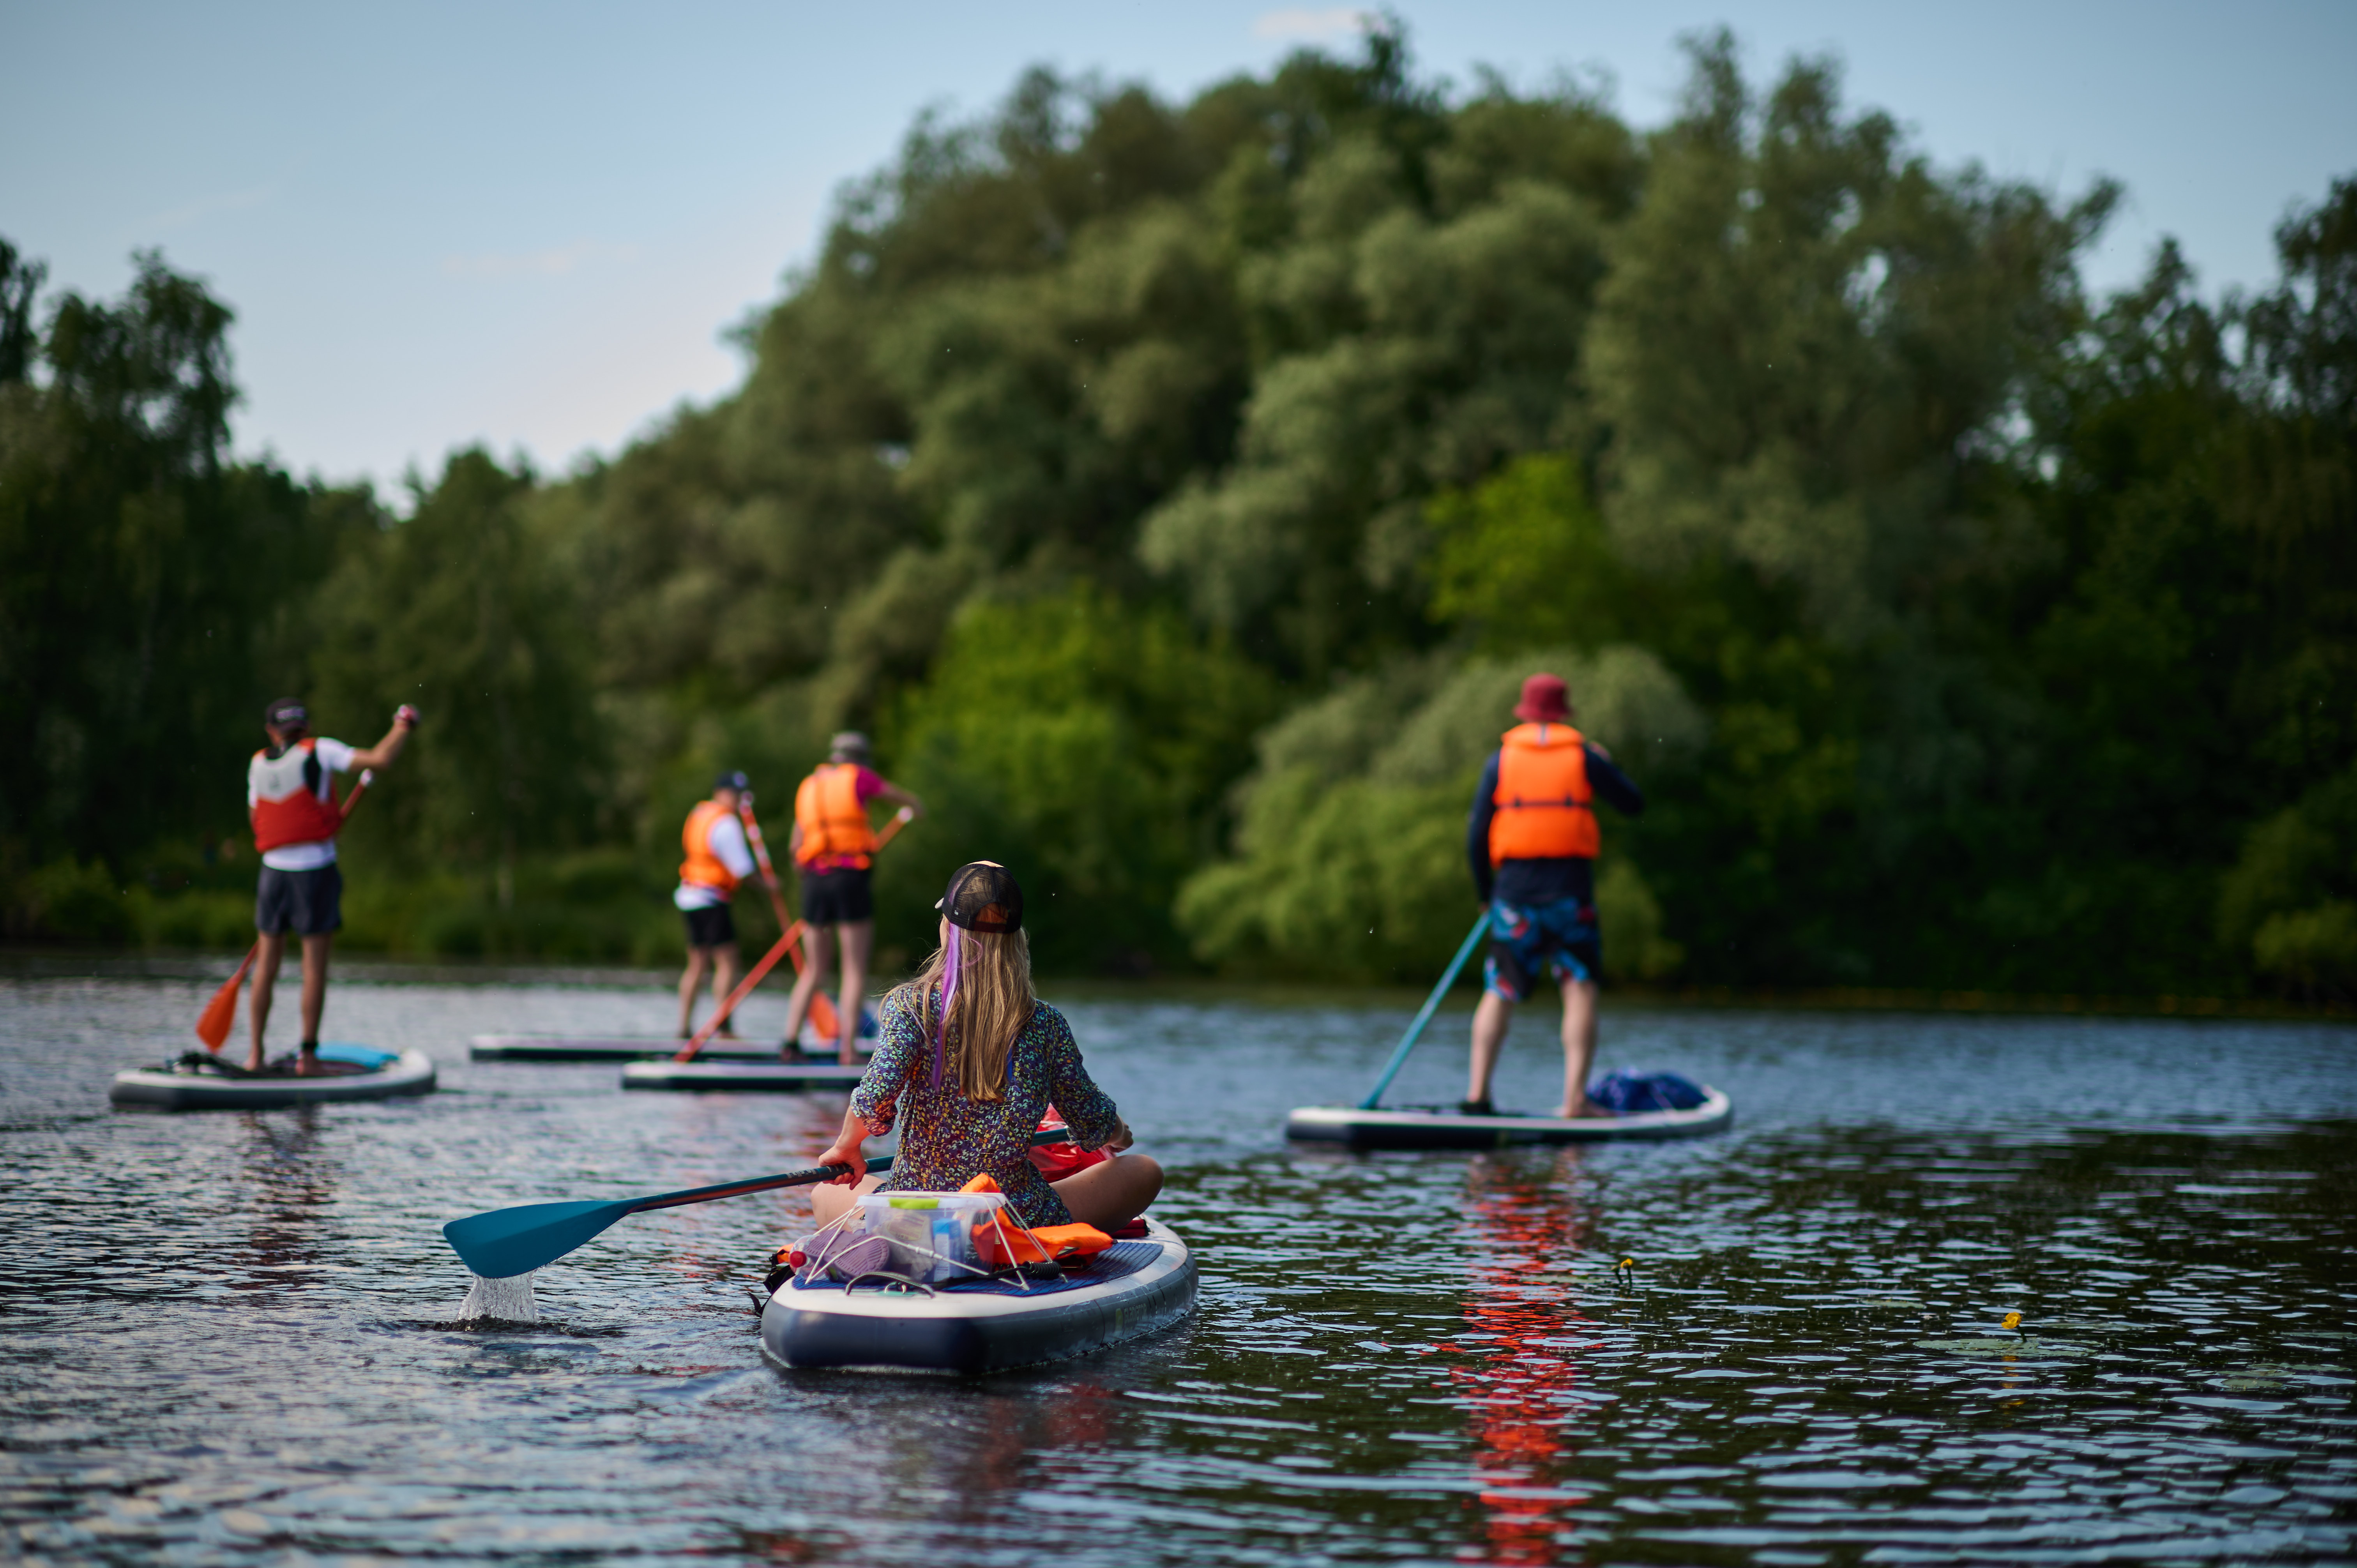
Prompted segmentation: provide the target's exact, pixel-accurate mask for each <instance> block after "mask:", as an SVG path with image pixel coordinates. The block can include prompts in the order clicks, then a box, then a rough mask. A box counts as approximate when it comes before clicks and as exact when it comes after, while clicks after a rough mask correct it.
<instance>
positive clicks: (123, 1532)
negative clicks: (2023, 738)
mask: <svg viewBox="0 0 2357 1568" xmlns="http://www.w3.org/2000/svg"><path fill="white" fill-rule="evenodd" d="M224 972H225V971H224ZM211 989H212V982H210V981H203V982H199V981H193V980H189V981H152V980H131V979H110V980H62V979H38V978H25V977H23V976H22V975H19V976H17V977H16V978H12V979H0V1175H5V1182H0V1262H5V1269H0V1282H5V1283H0V1556H12V1557H16V1558H17V1559H20V1560H24V1561H40V1560H50V1561H57V1562H75V1563H90V1562H99V1563H156V1562H168V1563H211V1562H254V1561H289V1560H308V1559H322V1560H336V1559H352V1560H357V1559H363V1558H378V1559H389V1558H392V1557H394V1556H399V1557H403V1558H413V1559H435V1560H439V1561H445V1562H453V1563H462V1562H488V1561H497V1562H517V1563H584V1562H598V1561H608V1560H616V1559H635V1560H639V1561H645V1562H667V1561H681V1562H686V1561H691V1560H693V1561H711V1560H715V1559H717V1560H719V1561H723V1562H744V1561H765V1562H778V1563H838V1562H840V1563H863V1564H867V1563H874V1564H887V1563H912V1564H924V1565H927V1568H961V1565H963V1564H969V1563H974V1564H992V1563H1008V1564H1014V1563H1060V1564H1068V1565H1071V1564H1100V1563H1102V1564H1124V1565H1126V1564H1136V1563H1190V1564H1200V1563H1319V1562H1354V1563H1355V1562H1383V1563H1766V1564H1803V1563H1909V1562H1942V1563H1945V1562H1952V1561H1958V1560H1969V1561H1974V1562H1986V1563H2070V1562H2093V1561H2105V1560H2119V1561H2136V1562H2151V1563H2219V1562H2234V1561H2313V1560H2318V1559H2343V1560H2345V1559H2347V1558H2349V1557H2350V1556H2351V1555H2352V1553H2357V1527H2352V1519H2357V1408H2352V1376H2357V1372H2353V1371H2352V1368H2357V1312H2352V1292H2357V1252H2352V1242H2357V1030H2352V1029H2350V1028H2348V1027H2345V1026H2291V1025H2267V1026H2243V1025H2234V1024H2218V1023H2209V1024H2196V1023H2179V1022H2161V1021H2136V1022H2121V1021H2093V1020H2051V1019H1988V1018H1970V1019H1959V1018H1950V1017H1926V1016H1900V1015H1809V1014H1792V1013H1780V1014H1760V1013H1727V1012H1663V1011H1646V1012H1636V1011H1629V1010H1621V1011H1618V1012H1614V1011H1610V1010H1608V1013H1607V1017H1606V1025H1605V1043H1604V1048H1603V1053H1602V1054H1603V1065H1605V1066H1633V1067H1640V1068H1667V1069H1675V1070H1679V1071H1683V1072H1684V1073H1687V1074H1688V1075H1690V1076H1693V1077H1695V1078H1698V1079H1704V1080H1706V1081H1707V1082H1711V1083H1714V1084H1716V1085H1717V1086H1719V1087H1720V1088H1723V1089H1725V1090H1728V1091H1729V1092H1730V1093H1731V1094H1732V1095H1733V1096H1734V1098H1735V1101H1736V1105H1737V1113H1738V1122H1737V1126H1736V1128H1735V1130H1734V1131H1733V1132H1732V1133H1727V1134H1726V1135H1724V1136H1720V1137H1717V1138H1713V1139H1708V1140H1704V1141H1698V1142H1695V1143H1689V1144H1659V1145H1652V1146H1631V1147H1627V1148H1614V1149H1604V1150H1594V1151H1588V1152H1558V1153H1550V1152H1531V1153H1517V1154H1508V1155H1494V1156H1489V1155H1483V1156H1473V1155H1379V1156H1351V1155H1336V1154H1330V1153H1323V1152H1317V1151H1311V1150H1295V1149H1291V1148H1288V1147H1287V1146H1286V1144H1285V1143H1284V1141H1283V1139H1282V1137H1281V1135H1280V1132H1279V1128H1280V1124H1281V1121H1282V1118H1283V1116H1284V1113H1285V1112H1286V1109H1287V1108H1288V1107H1291V1106H1293V1105H1297V1104H1306V1103H1316V1102H1321V1101H1323V1102H1331V1101H1346V1100H1351V1099H1355V1098H1356V1096H1357V1095H1358V1094H1360V1093H1361V1092H1363V1090H1364V1088H1365V1086H1366V1085H1367V1084H1368V1083H1369V1082H1370V1081H1371V1080H1372V1077H1373V1075H1374V1073H1375V1071H1376V1070H1377V1069H1378V1068H1379V1067H1380V1065H1381V1063H1382V1061H1383V1058H1384V1056H1385V1055H1386V1053H1387V1051H1388V1049H1389V1047H1390V1046H1391V1044H1392V1042H1393V1041H1394V1039H1395V1038H1396V1036H1397V1035H1398V1032H1399V1030H1400V1028H1401V1026H1403V1024H1404V1023H1405V1017H1406V1014H1407V1011H1408V1007H1407V1006H1406V1005H1393V1006H1384V1007H1369V1008H1364V1009H1351V1008H1341V1007H1320V1006H1311V1005H1279V1004H1268V1003H1266V1002H1253V1001H1244V1000H1235V999H1230V1000H1222V999H1220V998H1218V997H1216V996H1213V995H1211V994H1210V993H1206V994H1205V996H1204V997H1203V998H1201V999H1198V1000H1192V1001H1188V1000H1179V1001H1168V1000H1150V999H1145V998H1139V999H1128V1000H1125V999H1121V998H1119V997H1118V996H1115V997H1113V998H1110V999H1108V998H1107V996H1106V995H1105V993H1083V994H1082V995H1081V996H1080V997H1079V998H1078V999H1071V998H1066V999H1064V1000H1065V1001H1066V1004H1067V1011H1068V1012H1069V1013H1070V1015H1071V1020H1072V1024H1073V1026H1074V1028H1075V1030H1076V1031H1077V1033H1078V1034H1079V1036H1080V1038H1081V1041H1082V1047H1083V1049H1084V1050H1085V1051H1086V1053H1087V1056H1088V1059H1089V1064H1090V1066H1091V1068H1092V1070H1093V1071H1094V1072H1095V1073H1096V1074H1097V1076H1098V1078H1099V1079H1100V1081H1102V1082H1103V1084H1104V1085H1105V1086H1106V1088H1107V1089H1108V1090H1110V1091H1111V1092H1112V1093H1113V1094H1114V1097H1115V1098H1116V1099H1117V1100H1119V1101H1120V1102H1121V1104H1122V1106H1123V1109H1124V1111H1125V1112H1126V1113H1127V1115H1128V1117H1129V1119H1130V1121H1131V1122H1133V1124H1134V1125H1135V1127H1136V1129H1137V1131H1138V1133H1139V1137H1140V1141H1141V1146H1142V1147H1144V1148H1145V1149H1146V1150H1147V1151H1148V1152H1151V1153H1153V1154H1154V1155H1157V1157H1159V1158H1160V1159H1162V1160H1163V1161H1164V1162H1165V1164H1166V1165H1168V1167H1169V1169H1170V1172H1171V1181H1170V1187H1169V1189H1168V1192H1167V1193H1166V1195H1165V1197H1164V1199H1163V1201H1162V1202H1161V1203H1160V1204H1159V1205H1157V1210H1156V1211H1157V1214H1159V1215H1161V1216H1162V1217H1163V1218H1165V1219H1168V1220H1169V1221H1170V1222H1171V1223H1172V1224H1173V1225H1175V1226H1177V1227H1178V1228H1179V1230H1180V1231H1181V1232H1182V1233H1183V1234H1184V1235H1185V1236H1186V1237H1187V1238H1188V1239H1189V1240H1190V1241H1191V1242H1192V1243H1193V1244H1194V1245H1195V1246H1196V1248H1197V1249H1198V1256H1199V1259H1200V1263H1201V1267H1202V1282H1203V1288H1202V1305H1201V1309H1200V1313H1199V1314H1198V1316H1196V1317H1195V1318H1194V1319H1193V1320H1192V1321H1191V1322H1190V1323H1189V1324H1188V1325H1186V1326H1182V1327H1180V1328H1179V1329H1176V1330H1174V1331H1172V1332H1170V1333H1168V1334H1166V1335H1163V1336H1161V1337H1157V1338H1155V1339H1152V1340H1149V1341H1146V1342H1144V1343H1142V1344H1137V1345H1133V1346H1130V1347H1128V1348H1123V1349H1120V1350H1117V1351H1114V1352H1113V1353H1110V1354H1106V1355H1102V1356H1098V1357H1095V1358H1092V1359H1087V1360H1082V1361H1078V1362H1071V1363H1067V1364H1065V1365H1063V1366H1060V1367H1056V1368H1051V1369H1045V1370H1042V1371H1038V1372H1033V1373H1024V1374H1017V1375H1013V1376H1006V1377H999V1378H996V1379H991V1380H978V1381H968V1382H957V1381H951V1380H925V1379H916V1378H901V1379H892V1378H880V1377H871V1376H859V1375H852V1374H842V1373H830V1374H806V1373H790V1372H784V1371H780V1370H779V1369H776V1368H773V1367H771V1366H770V1365H768V1364H766V1363H765V1362H764V1361H763V1360H762V1359H761V1357H760V1355H759V1348H758V1341H757V1339H756V1336H755V1333H754V1318H753V1316H752V1313H751V1304H750V1301H749V1299H748V1294H747V1286H748V1283H751V1282H753V1281H755V1280H756V1279H757V1278H758V1276H759V1273H760V1269H761V1265H762V1263H763V1261H764V1259H765V1257H766V1254H767V1253H768V1251H770V1249H771V1248H772V1247H774V1246H776V1245H778V1244H779V1243H780V1241H782V1240H785V1239H787V1238H788V1237H789V1236H790V1235H791V1234H799V1233H800V1231H801V1230H802V1226H803V1224H804V1221H805V1220H806V1219H807V1216H808V1213H809V1203H808V1199H807V1198H806V1197H803V1196H802V1195H799V1194H774V1193H773V1194H765V1195H762V1196H759V1197H749V1198H741V1199H737V1200H734V1201H730V1202H725V1203H714V1204H705V1205H701V1206H697V1207H694V1208H677V1209H670V1210H664V1211H662V1212H659V1213H655V1214H649V1215H644V1216H640V1217H637V1218H634V1219H630V1220H626V1221H625V1222H623V1223H622V1224H621V1225H619V1226H618V1227H616V1228H615V1229H614V1230H609V1231H608V1232H607V1234H606V1236H605V1237H604V1238H603V1239H601V1240H599V1241H598V1242H597V1243H595V1244H593V1245H592V1246H591V1247H589V1248H587V1249H586V1250H585V1251H580V1252H577V1253H576V1254H574V1255H573V1256H572V1257H571V1258H568V1259H566V1260H565V1261H564V1262H560V1263H558V1264H556V1265H554V1266H553V1267H551V1268H549V1269H546V1270H544V1271H543V1272H542V1273H540V1275H539V1276H538V1277H537V1290H538V1299H539V1306H540V1311H541V1313H542V1314H543V1315H544V1319H543V1321H541V1322H540V1323H538V1324H536V1325H533V1326H513V1327H507V1328H502V1329H498V1330H493V1331H481V1330H476V1331H470V1330H469V1329H468V1328H467V1327H465V1326H460V1325H459V1324H458V1323H457V1322H456V1321H455V1320H456V1318H457V1308H458V1305H459V1303H460V1301H461V1300H462V1298H463V1297H464V1295H465V1294H466V1290H467V1285H468V1275H467V1273H466V1271H465V1270H464V1268H463V1267H462V1266H461V1265H460V1264H459V1263H458V1262H457V1260H456V1258H454V1257H453V1256H452V1255H451V1254H450V1252H449V1251H447V1248H445V1246H444V1245H443V1243H442V1240H441V1238H440V1236H439V1233H438V1227H439V1226H440V1225H441V1223H442V1222H443V1221H444V1220H446V1219H451V1218H453V1217H455V1216H457V1215H461V1214H466V1213H470V1212H473V1211H476V1210H479V1209H484V1208H498V1207H501V1206H504V1205H507V1204H511V1203H523V1202H532V1201H539V1200H544V1199H552V1198H578V1197H622V1196H627V1195H631V1194H636V1193H642V1192H652V1191H658V1190H662V1189H665V1188H671V1187H689V1186H694V1185H699V1184H703V1183H707V1182H716V1181H720V1180H724V1179H726V1178H730V1177H736V1176H750V1175H759V1174H765V1173H768V1172H770V1171H775V1170H785V1169H791V1168H793V1167H795V1166H797V1165H805V1164H808V1163H810V1156H811V1155H813V1154H815V1153H816V1152H817V1151H818V1150H819V1149H821V1148H822V1147H823V1146H824V1145H825V1144H826V1142H827V1141H828V1138H829V1136H830V1134H831V1132H832V1130H833V1128H834V1125H835V1124H836V1122H837V1120H838V1119H839V1117H840V1116H841V1113H842V1109H843V1101H842V1100H841V1098H840V1097H834V1096H825V1095H811V1096H784V1095H780V1096H744V1097H723V1096H710V1097H694V1096H683V1095H680V1096H674V1095H660V1094H630V1095H625V1094H622V1093H621V1092H619V1090H617V1088H616V1082H617V1078H618V1069H615V1068H613V1067H610V1066H606V1067H594V1066H593V1067H538V1066H526V1065H521V1064H507V1063H492V1062H486V1063H470V1062H468V1060H467V1056H466V1047H467V1038H468V1036H469V1035H472V1034H474V1033H477V1032H481V1031H576V1032H606V1031H617V1030H619V1031H624V1032H636V1031H641V1030H643V1031H646V1032H650V1033H661V1032H662V1031H663V1030H664V1029H665V1028H667V1027H668V1022H669V1016H670V1013H671V1010H672V1008H673V1005H674V1004H673V1002H672V1001H671V1000H670V998H669V997H668V996H667V995H666V994H665V993H663V992H662V990H660V989H656V988H651V987H641V988H637V989H626V988H618V987H604V988H600V987H588V986H564V985H553V984H551V985H502V984H469V985H445V984H424V983H408V984H404V983H344V984H341V985H340V986H339V988H338V990H337V991H336V993H335V994H334V996H333V998H332V999H331V1004H330V1009H329V1015H328V1022H329V1027H328V1031H327V1033H328V1036H330V1037H334V1038H344V1039H357V1040H365V1041H369V1042H371V1043H373V1044H377V1045H381V1046H388V1047H406V1046H419V1047H425V1049H426V1050H428V1051H430V1052H431V1053H432V1054H433V1055H434V1056H435V1057H436V1058H437V1060H438V1061H439V1062H440V1064H441V1072H442V1090H441V1092H440V1093H438V1094H436V1095H434V1096H431V1097H429V1098H427V1099H425V1100H422V1101H408V1102H397V1103H388V1104H380V1105H363V1106H352V1107H347V1108H333V1107H330V1108H321V1109H317V1110H314V1111H310V1112H296V1111H285V1112H226V1113H213V1114H181V1115H169V1114H156V1113H133V1112H113V1111H110V1110H109V1109H108V1108H107V1105H106V1101H105V1090H106V1084H107V1079H108V1077H109V1075H110V1074H112V1073H113V1072H114V1071H115V1070H116V1069H120V1068H124V1067H128V1066H135V1065H139V1064H141V1063H143V1062H148V1061H153V1060H156V1059H160V1058H162V1057H163V1056H164V1055H165V1054H166V1053H167V1051H168V1052H177V1051H178V1049H179V1048H180V1047H181V1046H182V1044H183V1043H184V1042H186V1041H187V1040H188V1037H189V1036H188V1030H189V1027H190V1025H191V1023H192V1021H193V1019H194V1017H195V1015H196V1014H197V1012H198V1010H199V1007H200V1006H201V1005H202V1003H203V1001H204V998H205V997H206V996H207V995H208V994H210V991H211ZM1048 994H1049V999H1050V1000H1058V999H1059V998H1058V994H1057V992H1056V990H1055V988H1052V987H1051V988H1049V993H1048ZM1387 1000H1391V1001H1396V1000H1397V999H1387ZM293 1005H294V999H293V994H292V992H291V990H286V991H285V992H283V994H282V1002H281V1008H282V1011H283V1012H284V1013H285V1014H287V1015H288V1016H287V1017H286V1018H284V1019H282V1024H283V1025H285V1026H286V1027H289V1028H291V1024H292V1019H291V1013H292V1010H293ZM780 1011H781V1004H780V1003H779V1002H778V1001H776V1000H774V999H770V998H764V999H763V1001H761V1002H760V1003H759V1004H756V1005H755V1011H754V1013H753V1015H752V1019H751V1024H752V1026H754V1027H756V1028H759V1029H761V1030H768V1029H773V1028H774V1027H775V1023H774V1019H775V1017H776V1015H778V1014H779V1013H780ZM241 1022H242V1021H241ZM1552 1026H1553V1019H1552V1017H1551V1016H1546V1015H1531V1016H1526V1017H1524V1018H1523V1020H1521V1021H1520V1022H1519V1023H1518V1026H1517V1032H1516V1035H1515V1036H1514V1039H1513V1042H1512V1046H1511V1047H1510V1051H1509V1057H1508V1065H1507V1068H1506V1071H1505V1075H1504V1079H1503V1083H1502V1086H1501V1101H1503V1102H1506V1103H1509V1104H1521V1105H1523V1106H1526V1107H1534V1108H1535V1107H1538V1106H1541V1105H1543V1104H1544V1103H1547V1102H1549V1101H1550V1097H1551V1096H1552V1094H1553V1092H1554V1085H1555V1074H1556V1073H1557V1072H1558V1071H1559V1068H1558V1066H1557V1063H1558V1061H1559V1058H1558V1056H1557V1055H1556V1051H1555V1046H1554V1044H1553V1041H1552V1039H1551V1038H1550V1037H1549V1034H1550V1031H1551V1029H1552ZM1463 1033H1464V1022H1463V1015H1462V1014H1461V1013H1460V1014H1458V1015H1454V1016H1448V1015H1444V1017H1443V1018H1442V1020H1441V1021H1440V1024H1439V1026H1437V1029H1436V1034H1435V1037H1434V1038H1432V1039H1431V1040H1430V1041H1428V1042H1427V1044H1426V1047H1424V1049H1423V1050H1422V1051H1421V1052H1420V1054H1419V1058H1418V1059H1417V1060H1416V1061H1415V1062H1414V1063H1413V1064H1411V1066H1410V1069H1409V1070H1408V1072H1407V1074H1406V1075H1405V1077H1404V1079H1403V1080H1402V1082H1401V1084H1400V1086H1399V1089H1398V1091H1397V1092H1396V1093H1395V1095H1394V1098H1395V1099H1396V1100H1399V1101H1405V1102H1410V1103H1414V1102H1418V1101H1421V1102H1426V1103H1429V1102H1434V1101H1441V1100H1446V1099H1451V1098H1453V1097H1454V1095H1455V1094H1456V1092H1457V1091H1458V1087H1459V1081H1458V1073H1459V1072H1460V1071H1461V1066H1462V1056H1463V1048H1464V1047H1463ZM289 1037H290V1038H291V1036H289ZM1622 1257H1632V1258H1634V1259H1635V1261H1636V1262H1635V1267H1634V1278H1633V1282H1631V1283H1621V1282H1620V1281H1618V1280H1616V1279H1615V1277H1614V1274H1613V1273H1612V1268H1613V1264H1614V1263H1615V1262H1618V1261H1619V1260H1620V1258H1622ZM2008 1311H2018V1312H2019V1313H2021V1314H2022V1316H2023V1320H2024V1321H2023V1324H2022V1327H2021V1331H2020V1335H2019V1337H2016V1336H2014V1335H2010V1334H2007V1333H2006V1332H2005V1331H2003V1330H2002V1329H2001V1328H2000V1327H1999V1321H2000V1319H2001V1318H2002V1316H2004V1314H2006V1313H2007V1312H2008Z"/></svg>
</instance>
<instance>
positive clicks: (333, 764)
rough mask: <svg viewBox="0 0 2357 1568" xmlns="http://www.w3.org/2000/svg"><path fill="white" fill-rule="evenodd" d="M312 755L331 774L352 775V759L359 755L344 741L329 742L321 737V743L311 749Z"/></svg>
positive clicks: (326, 738) (324, 737) (325, 737)
mask: <svg viewBox="0 0 2357 1568" xmlns="http://www.w3.org/2000/svg"><path fill="white" fill-rule="evenodd" d="M311 755H312V756H314V757H317V758H318V759H319V766H320V767H322V768H326V769H327V770H328V772H330V773H350V771H351V770H352V758H353V757H355V756H357V755H358V754H357V753H356V752H354V751H353V750H352V748H351V747H350V746H346V745H345V744H344V743H343V742H342V741H340V740H329V739H328V737H327V736H320V737H319V743H318V744H317V746H313V747H312V748H311Z"/></svg>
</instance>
